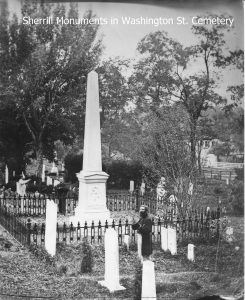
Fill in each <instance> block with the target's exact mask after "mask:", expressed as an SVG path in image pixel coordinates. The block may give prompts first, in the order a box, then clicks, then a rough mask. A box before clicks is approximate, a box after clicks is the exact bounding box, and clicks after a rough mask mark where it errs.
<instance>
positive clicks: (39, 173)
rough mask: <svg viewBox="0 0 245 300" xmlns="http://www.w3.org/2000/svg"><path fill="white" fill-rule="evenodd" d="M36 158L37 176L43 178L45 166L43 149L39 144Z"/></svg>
mask: <svg viewBox="0 0 245 300" xmlns="http://www.w3.org/2000/svg"><path fill="white" fill-rule="evenodd" d="M36 159H37V177H38V178H42V167H43V149H42V146H41V145H39V147H37V149H36Z"/></svg>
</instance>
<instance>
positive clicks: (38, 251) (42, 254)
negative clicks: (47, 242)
mask: <svg viewBox="0 0 245 300" xmlns="http://www.w3.org/2000/svg"><path fill="white" fill-rule="evenodd" d="M29 251H30V252H31V253H32V254H34V255H35V256H36V257H37V259H39V260H40V261H42V262H44V263H47V264H48V265H52V266H54V264H55V258H54V257H52V256H51V255H50V254H49V253H48V252H47V250H46V249H44V248H41V247H39V246H37V245H36V244H34V243H32V244H31V245H30V246H29Z"/></svg>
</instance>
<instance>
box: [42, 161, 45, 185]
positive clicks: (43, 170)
mask: <svg viewBox="0 0 245 300" xmlns="http://www.w3.org/2000/svg"><path fill="white" fill-rule="evenodd" d="M42 182H45V164H43V168H42Z"/></svg>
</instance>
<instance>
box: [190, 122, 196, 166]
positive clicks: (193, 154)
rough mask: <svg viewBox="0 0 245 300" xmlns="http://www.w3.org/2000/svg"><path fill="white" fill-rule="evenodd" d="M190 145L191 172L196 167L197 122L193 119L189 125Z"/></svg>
mask: <svg viewBox="0 0 245 300" xmlns="http://www.w3.org/2000/svg"><path fill="white" fill-rule="evenodd" d="M190 125H191V126H190V129H191V133H190V144H191V165H192V170H195V167H196V128H197V122H196V120H195V119H191V124H190Z"/></svg>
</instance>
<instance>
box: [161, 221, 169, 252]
mask: <svg viewBox="0 0 245 300" xmlns="http://www.w3.org/2000/svg"><path fill="white" fill-rule="evenodd" d="M161 248H162V250H163V251H167V250H168V229H167V228H166V227H165V226H161Z"/></svg>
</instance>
